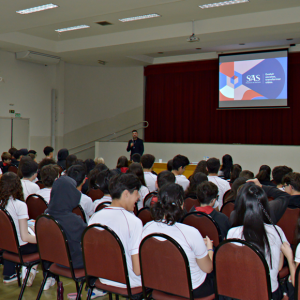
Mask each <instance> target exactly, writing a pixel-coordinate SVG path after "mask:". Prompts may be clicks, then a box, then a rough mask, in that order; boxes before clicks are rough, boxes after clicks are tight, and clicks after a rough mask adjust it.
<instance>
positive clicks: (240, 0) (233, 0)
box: [199, 0, 249, 9]
mask: <svg viewBox="0 0 300 300" xmlns="http://www.w3.org/2000/svg"><path fill="white" fill-rule="evenodd" d="M246 2H249V0H231V1H223V2H216V3H210V4H203V5H199V7H200V8H202V9H204V8H213V7H220V6H226V5H233V4H240V3H246Z"/></svg>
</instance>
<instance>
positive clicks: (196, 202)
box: [184, 198, 200, 212]
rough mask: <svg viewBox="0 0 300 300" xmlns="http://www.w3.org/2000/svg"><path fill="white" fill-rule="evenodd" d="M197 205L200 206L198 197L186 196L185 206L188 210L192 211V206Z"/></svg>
mask: <svg viewBox="0 0 300 300" xmlns="http://www.w3.org/2000/svg"><path fill="white" fill-rule="evenodd" d="M193 206H195V207H197V206H200V201H199V200H198V199H193V198H186V199H185V200H184V208H185V209H186V211H187V212H190V210H191V209H192V207H193Z"/></svg>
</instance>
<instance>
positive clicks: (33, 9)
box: [16, 3, 58, 15]
mask: <svg viewBox="0 0 300 300" xmlns="http://www.w3.org/2000/svg"><path fill="white" fill-rule="evenodd" d="M56 7H58V5H56V4H52V3H50V4H45V5H41V6H36V7H31V8H27V9H22V10H18V11H16V13H17V14H21V15H26V14H31V13H35V12H38V11H42V10H47V9H52V8H56Z"/></svg>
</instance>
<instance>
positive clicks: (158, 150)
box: [95, 142, 300, 174]
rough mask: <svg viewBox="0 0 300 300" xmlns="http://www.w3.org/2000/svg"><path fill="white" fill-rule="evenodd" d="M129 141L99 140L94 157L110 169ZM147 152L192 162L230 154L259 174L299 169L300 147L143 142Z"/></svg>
mask: <svg viewBox="0 0 300 300" xmlns="http://www.w3.org/2000/svg"><path fill="white" fill-rule="evenodd" d="M126 147H127V143H126V142H123V143H121V142H118V143H117V142H106V143H105V142H100V143H96V147H95V149H96V150H95V156H98V157H103V158H104V160H105V164H106V165H107V166H108V167H109V168H115V167H116V164H117V160H118V157H120V156H121V155H125V156H127V157H128V158H129V153H128V152H126ZM144 148H145V152H144V153H145V154H146V153H149V154H153V155H154V156H155V161H156V162H158V160H159V159H162V161H163V162H167V161H168V160H169V159H172V158H173V157H174V156H175V155H177V154H182V155H185V156H187V157H188V158H189V160H190V162H191V163H192V162H195V163H198V162H199V161H200V160H202V159H203V158H204V156H205V157H207V156H208V157H217V158H219V159H220V160H222V156H223V155H224V154H230V155H231V156H232V158H233V162H234V163H237V164H240V165H241V166H242V168H243V170H250V171H252V172H254V173H255V174H256V173H258V170H259V167H260V166H261V165H264V164H265V165H269V166H270V167H271V168H272V169H273V168H274V167H275V166H279V165H287V166H289V167H291V168H293V170H294V171H296V172H300V160H299V159H298V157H299V150H300V146H258V145H230V144H222V145H221V144H179V143H176V144H173V143H144Z"/></svg>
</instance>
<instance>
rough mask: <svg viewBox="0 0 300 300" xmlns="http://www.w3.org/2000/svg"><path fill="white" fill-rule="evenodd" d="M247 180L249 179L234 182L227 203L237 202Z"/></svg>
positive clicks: (240, 178)
mask: <svg viewBox="0 0 300 300" xmlns="http://www.w3.org/2000/svg"><path fill="white" fill-rule="evenodd" d="M247 180H248V179H247V178H245V177H239V178H237V179H236V180H235V181H234V183H233V184H232V186H231V190H230V193H229V196H228V198H227V199H226V202H228V201H234V200H236V197H237V193H238V190H239V187H240V186H242V185H243V184H245V183H246V182H247Z"/></svg>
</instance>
